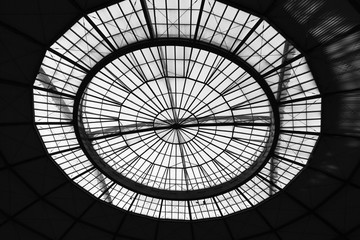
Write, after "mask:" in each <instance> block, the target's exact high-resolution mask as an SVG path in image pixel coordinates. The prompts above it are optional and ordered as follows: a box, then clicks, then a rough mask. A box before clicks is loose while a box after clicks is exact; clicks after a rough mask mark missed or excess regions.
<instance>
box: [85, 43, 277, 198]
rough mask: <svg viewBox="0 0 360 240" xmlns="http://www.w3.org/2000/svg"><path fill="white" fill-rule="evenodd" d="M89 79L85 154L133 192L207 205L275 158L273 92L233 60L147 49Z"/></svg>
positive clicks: (190, 50)
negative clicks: (269, 155) (205, 200)
mask: <svg viewBox="0 0 360 240" xmlns="http://www.w3.org/2000/svg"><path fill="white" fill-rule="evenodd" d="M145 57H146V59H145ZM129 66H131V67H129ZM88 81H89V82H88V84H87V85H86V87H85V88H84V93H83V95H82V100H81V106H80V107H79V116H81V117H80V118H78V120H79V121H78V122H79V130H80V131H81V132H82V138H83V145H84V149H86V150H87V154H88V156H89V158H91V160H92V161H93V163H94V164H95V165H96V166H97V167H98V168H99V170H100V171H101V172H102V173H103V174H105V175H106V176H108V177H110V178H111V179H113V180H114V181H116V182H118V183H119V184H121V185H124V186H126V187H127V188H130V189H132V190H134V191H138V192H142V193H144V194H147V195H152V196H155V197H161V198H169V199H198V198H202V197H204V196H206V195H208V194H209V195H213V194H216V193H219V192H223V191H226V189H229V188H233V187H235V186H236V185H238V184H239V183H241V182H243V181H246V180H247V179H248V178H249V177H250V176H251V175H252V174H253V173H254V172H256V170H257V169H258V168H259V167H261V166H262V165H263V163H264V162H265V161H266V158H267V153H268V151H269V149H270V147H271V145H272V134H271V132H272V131H273V129H274V123H273V120H272V119H273V117H272V107H271V105H270V103H269V100H268V95H267V94H265V91H264V89H263V87H262V86H261V85H260V84H259V82H258V79H257V80H255V78H254V76H252V74H250V73H249V72H248V71H246V70H245V68H244V67H243V66H241V65H239V64H236V63H234V62H232V61H230V60H228V59H227V58H226V57H225V56H222V55H219V54H218V53H214V52H212V51H209V50H205V49H201V48H195V47H193V46H191V47H190V46H181V45H180V46H176V45H174V46H154V47H148V48H142V49H139V50H134V51H130V52H129V53H126V54H123V55H121V56H117V57H114V58H113V59H112V60H111V61H108V62H107V63H106V64H104V65H103V66H102V67H101V68H100V67H99V68H98V69H97V72H95V73H94V74H93V76H92V77H91V78H89V80H88ZM204 190H206V191H204Z"/></svg>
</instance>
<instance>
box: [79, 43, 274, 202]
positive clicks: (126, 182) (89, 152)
mask: <svg viewBox="0 0 360 240" xmlns="http://www.w3.org/2000/svg"><path fill="white" fill-rule="evenodd" d="M156 46H185V47H195V48H198V49H201V50H206V51H209V52H212V53H215V54H217V55H220V56H222V57H224V58H225V59H227V60H229V61H231V62H233V63H235V64H236V65H238V66H239V67H241V68H243V69H244V70H245V71H246V72H247V73H249V74H250V75H251V76H252V77H253V78H254V79H255V81H256V82H257V83H258V84H259V85H260V87H261V88H262V89H263V91H264V92H265V94H266V96H267V98H268V101H269V103H270V105H271V108H272V112H273V124H272V125H271V129H270V135H272V136H269V139H268V143H267V144H266V146H267V149H265V150H264V151H263V153H262V154H261V156H260V157H259V158H258V159H257V161H256V162H255V164H253V165H252V166H251V168H249V169H247V170H246V171H244V172H243V173H242V174H240V175H239V176H237V177H235V178H233V179H231V180H230V181H228V182H225V183H222V184H219V185H216V186H213V187H210V188H205V189H199V190H192V191H170V190H163V189H158V188H153V187H149V186H146V185H142V184H140V183H137V182H135V181H133V180H131V179H129V178H127V177H124V176H121V175H120V174H119V173H117V172H116V171H115V170H114V169H112V168H111V167H109V166H108V165H107V163H105V162H104V161H103V160H102V158H101V157H100V156H98V154H97V153H96V151H95V150H94V149H93V148H92V145H91V142H90V140H89V139H88V138H87V136H86V133H85V131H84V129H83V126H82V121H81V109H80V108H79V106H80V104H81V100H82V96H83V93H84V92H85V90H86V88H87V86H88V85H89V83H90V82H91V80H92V79H93V77H94V76H95V75H96V74H97V73H98V72H99V71H100V70H101V69H102V68H103V67H105V66H106V65H107V64H108V63H110V62H112V61H113V60H115V59H117V58H119V57H120V56H123V55H125V54H127V53H130V52H133V51H136V50H140V49H144V48H149V47H156ZM73 119H74V129H75V134H76V138H77V140H78V142H79V144H80V146H81V148H82V149H83V151H84V153H85V155H86V156H87V158H88V159H89V161H91V162H92V164H94V166H96V168H97V169H98V170H99V171H101V172H102V173H103V174H104V175H105V176H107V177H108V178H110V179H111V180H113V181H114V182H116V183H118V184H119V185H121V186H123V187H126V188H128V189H130V190H132V191H134V192H138V193H141V194H144V195H146V196H150V197H155V198H160V199H167V200H196V199H202V198H207V197H213V196H217V195H220V194H223V193H226V192H229V191H231V190H233V189H235V188H237V187H238V186H240V185H242V184H243V183H245V182H247V181H248V180H250V179H251V178H252V177H253V176H254V175H256V174H257V173H258V172H259V171H260V170H261V169H262V168H263V167H264V165H265V164H266V163H267V162H268V161H269V159H270V158H271V157H272V155H273V153H274V151H275V149H276V146H277V142H278V138H279V134H280V114H279V109H278V102H277V101H276V99H275V96H274V94H273V92H272V91H271V89H270V87H269V86H268V85H267V83H266V81H265V80H264V79H263V78H262V77H261V75H260V74H259V73H258V72H257V71H256V70H255V69H254V68H253V67H252V66H250V65H249V64H248V63H247V62H246V61H244V60H243V59H241V58H240V57H239V56H237V55H235V54H233V53H232V52H230V51H228V50H225V49H223V48H221V47H218V46H215V45H212V44H209V43H206V42H202V41H199V40H190V39H184V38H158V39H150V40H142V41H139V42H136V43H132V44H129V45H127V46H124V47H122V48H120V49H118V50H117V51H114V52H112V53H110V54H109V55H107V56H105V57H104V58H103V59H101V60H100V61H99V62H98V63H97V64H96V65H95V66H93V67H92V68H91V69H90V71H89V72H88V73H87V75H86V76H85V78H84V79H83V81H82V83H81V85H80V86H79V89H78V91H77V93H76V98H75V101H74V106H73ZM269 146H270V147H269Z"/></svg>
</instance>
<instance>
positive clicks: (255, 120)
mask: <svg viewBox="0 0 360 240" xmlns="http://www.w3.org/2000/svg"><path fill="white" fill-rule="evenodd" d="M270 125H271V117H270V116H251V115H234V116H207V117H202V118H184V119H179V127H181V128H186V127H202V126H270ZM171 128H173V124H172V123H166V122H139V123H134V124H128V125H123V126H113V127H107V128H102V129H100V130H96V131H92V132H89V133H87V135H88V137H89V139H90V140H98V139H102V138H107V137H114V136H123V135H127V134H134V133H139V132H147V131H156V130H162V129H171Z"/></svg>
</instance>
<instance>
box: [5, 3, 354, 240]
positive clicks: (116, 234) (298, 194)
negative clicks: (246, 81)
mask: <svg viewBox="0 0 360 240" xmlns="http://www.w3.org/2000/svg"><path fill="white" fill-rule="evenodd" d="M221 1H222V2H227V3H229V4H231V5H233V6H235V7H239V8H241V9H245V10H248V11H251V12H253V13H257V14H260V15H264V16H265V17H266V18H267V19H268V20H269V22H271V23H272V24H273V25H274V26H275V27H276V28H277V29H278V30H279V31H280V32H282V33H283V35H285V36H286V37H287V38H288V39H290V40H291V41H292V42H293V43H294V44H295V45H296V46H297V47H298V48H299V49H301V50H302V52H303V53H304V54H305V56H306V57H307V60H308V63H309V65H310V68H311V70H312V72H313V75H314V77H315V79H316V81H317V84H318V86H319V89H320V91H321V94H322V97H323V100H322V102H323V106H322V130H321V135H320V139H319V141H318V144H317V146H316V148H315V151H314V153H313V155H312V156H311V159H310V161H309V164H308V166H307V167H306V169H305V170H304V171H302V172H301V173H300V175H299V176H298V177H297V178H296V179H295V180H294V181H293V182H292V183H291V184H290V185H289V186H288V187H287V188H286V189H285V190H284V191H282V192H281V193H279V194H277V195H276V196H274V197H272V198H270V199H269V200H266V201H265V202H263V203H262V204H260V205H258V206H257V207H254V208H251V209H249V210H246V211H243V212H240V213H238V214H233V215H230V216H227V217H224V218H217V219H212V220H201V221H188V222H180V221H165V220H155V219H151V218H147V217H143V216H139V215H135V214H132V213H129V212H126V211H123V210H119V209H117V208H115V207H113V206H110V205H109V204H106V203H104V202H101V201H98V200H97V199H95V198H94V197H92V196H91V195H89V194H88V193H86V192H85V191H84V190H82V189H80V188H79V187H78V186H77V185H75V184H73V183H71V182H69V181H68V179H67V177H66V176H65V175H64V174H63V173H62V171H61V170H60V169H59V168H58V167H57V166H56V165H55V164H54V163H53V161H52V160H51V159H50V158H49V157H48V156H47V154H46V151H45V150H44V147H43V145H42V143H41V141H40V139H39V137H38V135H37V132H36V130H35V127H34V125H33V107H32V84H33V82H34V80H35V77H36V75H37V73H38V70H39V66H40V63H41V61H42V57H43V56H44V54H45V51H46V49H47V48H48V47H49V46H50V45H51V43H52V42H54V41H55V40H56V39H57V38H58V37H59V36H61V34H62V33H64V31H65V30H66V29H67V28H69V27H70V26H71V25H72V24H73V23H74V22H76V20H78V19H79V18H80V17H81V16H82V15H83V14H84V13H86V12H90V11H92V10H95V9H98V8H100V7H102V6H107V5H109V4H111V3H114V2H116V1H104V0H52V1H49V0H32V1H28V0H12V1H1V2H0V116H1V117H0V189H1V195H0V238H1V239H59V240H60V239H102V240H105V239H119V240H120V239H121V240H132V239H144V240H145V239H154V240H157V239H159V240H160V239H164V240H165V239H166V240H168V239H169V240H170V239H171V240H176V239H181V240H186V239H189V240H200V239H206V240H212V239H214V240H219V239H224V240H227V239H229V240H237V239H239V240H240V239H249V240H251V239H254V240H258V239H259V240H265V239H266V240H300V239H302V240H305V239H306V240H308V239H310V240H311V239H317V240H322V239H324V240H342V239H351V240H357V239H360V168H359V166H360V161H359V160H360V81H359V77H360V71H359V68H360V25H359V22H360V2H359V1H353V0H341V1H340V0H326V1H325V0H323V1H322V0H302V1H298V0H286V1H285V0H284V1H282V0H254V1H248V0H241V1H240V0H237V1H235V0H231V1H225V0H221Z"/></svg>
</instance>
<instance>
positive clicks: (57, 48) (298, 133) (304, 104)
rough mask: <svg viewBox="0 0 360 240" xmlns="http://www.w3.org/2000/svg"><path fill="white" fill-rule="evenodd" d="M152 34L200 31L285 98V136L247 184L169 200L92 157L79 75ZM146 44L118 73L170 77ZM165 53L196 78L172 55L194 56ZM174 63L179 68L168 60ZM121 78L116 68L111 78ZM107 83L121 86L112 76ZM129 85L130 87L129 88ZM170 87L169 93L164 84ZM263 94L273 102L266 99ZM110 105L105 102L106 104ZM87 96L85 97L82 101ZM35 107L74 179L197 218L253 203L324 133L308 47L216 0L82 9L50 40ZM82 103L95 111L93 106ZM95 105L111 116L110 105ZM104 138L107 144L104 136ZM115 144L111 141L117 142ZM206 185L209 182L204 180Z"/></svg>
mask: <svg viewBox="0 0 360 240" xmlns="http://www.w3.org/2000/svg"><path fill="white" fill-rule="evenodd" d="M151 38H161V39H166V38H185V39H193V40H195V41H201V42H204V43H208V44H212V45H216V46H218V47H221V48H222V49H225V50H227V51H229V54H235V55H237V56H239V57H241V58H242V59H244V60H245V61H246V62H247V63H248V64H249V65H251V66H252V67H253V68H254V69H255V70H256V71H258V72H259V74H260V75H261V76H262V77H263V78H264V79H265V81H266V82H267V84H268V85H269V86H270V88H271V90H272V91H273V93H274V96H275V98H276V99H277V101H278V103H279V110H280V115H281V129H280V135H279V141H278V145H277V147H276V149H275V153H274V155H273V156H272V157H271V159H270V161H269V162H268V163H267V164H266V165H265V167H264V168H263V169H261V171H260V172H259V173H258V174H257V175H255V176H254V177H253V178H252V179H250V180H249V181H247V182H246V183H245V184H243V185H241V186H239V187H238V188H236V189H234V190H232V191H230V192H227V193H224V194H221V195H218V196H213V197H211V198H206V199H198V200H189V201H178V200H163V199H157V198H153V197H149V196H144V195H142V194H139V193H136V192H133V191H130V190H128V189H126V188H124V187H122V186H121V185H119V184H117V183H114V182H113V181H112V180H110V179H108V178H106V177H105V176H104V175H102V174H101V173H100V172H99V171H98V170H97V169H96V168H94V166H93V165H92V164H91V162H90V161H89V160H88V159H87V158H86V156H85V154H84V152H83V151H82V149H81V147H80V145H79V143H78V142H77V139H76V137H75V134H74V127H73V122H72V120H73V119H72V116H73V115H72V110H73V103H74V98H75V95H76V93H77V91H78V88H79V85H80V84H81V82H82V80H83V79H84V77H85V76H86V74H87V73H88V71H89V70H90V69H91V68H92V67H93V66H94V65H95V64H96V63H98V62H99V61H100V60H101V59H102V58H104V57H105V56H107V55H108V54H110V53H111V52H114V51H116V50H117V49H121V48H122V47H124V46H127V45H129V44H132V43H135V42H139V41H147V40H149V39H151ZM163 48H165V47H163ZM171 49H181V48H179V47H175V46H170V47H169V50H168V51H167V52H168V53H170V52H171ZM182 49H185V48H184V47H183V48H182ZM147 51H148V52H149V51H150V52H151V51H153V50H151V49H143V50H139V51H137V52H136V53H135V52H134V53H132V54H134V55H135V58H136V59H137V60H138V61H139V62H138V63H136V64H134V61H133V60H134V59H133V60H132V61H128V63H126V61H127V60H125V58H124V57H123V58H119V60H117V61H120V59H121V60H123V61H124V63H120V62H118V63H119V64H124V65H125V68H124V69H127V70H123V68H122V70H121V71H125V72H122V73H121V75H122V76H123V77H124V78H126V76H131V74H135V73H136V72H137V71H139V69H141V71H145V72H144V73H143V74H145V73H146V74H145V75H143V74H142V75H141V74H139V73H136V74H138V75H137V77H135V78H131V79H134V81H135V80H136V79H138V80H141V78H142V77H144V76H147V77H146V79H149V78H150V79H159V80H160V79H162V80H163V81H164V80H165V79H164V75H163V73H164V72H162V71H163V69H162V68H156V67H155V68H154V67H153V66H155V65H157V64H161V61H159V59H160V58H159V55H155V56H151V57H149V56H148V57H144V56H142V55H143V54H144V55H145V56H146V54H148V52H147ZM163 51H165V49H163ZM196 51H199V52H200V50H196ZM153 52H156V51H153ZM180 52H181V51H180ZM139 53H140V54H139ZM168 53H166V54H168ZM178 54H180V53H178ZM148 59H149V60H148ZM165 59H166V60H165V62H167V63H166V67H167V68H169V70H168V71H167V72H168V74H170V76H171V77H172V79H176V80H178V81H179V82H180V81H181V79H197V77H193V76H190V75H187V74H188V73H187V72H186V71H184V70H182V69H181V68H179V67H177V66H178V64H174V63H175V62H177V61H182V63H181V64H183V65H185V61H186V59H187V60H188V58H187V57H186V56H185V55H183V56H180V55H177V56H168V55H166V58H165ZM171 59H173V60H171ZM212 59H213V62H212V63H211V62H210V63H206V62H205V63H206V64H204V65H202V66H204V68H208V69H216V68H217V67H219V66H222V65H221V64H220V65H219V63H220V62H217V61H219V59H216V57H215V58H212ZM188 61H189V60H188ZM129 62H130V63H131V64H129ZM189 62H190V61H189ZM125 63H126V64H125ZM199 63H202V61H200V58H199V59H196V60H194V61H192V62H191V64H199ZM181 64H180V65H181ZM222 64H225V61H224V63H222ZM115 65H117V64H115ZM230 65H231V64H230ZM224 66H225V65H224ZM108 67H109V68H110V69H111V71H114V70H115V69H114V68H113V67H111V65H109V66H108ZM171 67H172V68H173V69H171V70H170V68H171ZM174 68H176V70H175V69H174ZM145 69H148V70H145ZM111 71H110V72H111ZM134 71H135V73H134ZM156 71H157V72H156ZM175 73H176V74H175ZM99 74H101V73H99ZM136 74H135V76H136ZM245 74H246V73H245ZM220 75H221V74H220ZM227 75H229V74H227ZM148 76H149V77H148ZM101 79H102V80H106V79H107V78H104V77H101ZM114 80H116V78H113V79H112V80H111V78H109V79H108V80H107V81H114ZM189 81H190V80H189ZM129 82H130V81H129V80H128V82H127V84H129ZM95 83H96V81H94V82H93V83H92V84H95ZM109 84H110V85H111V84H112V87H114V86H115V83H111V82H109ZM134 84H135V85H136V84H137V83H134ZM197 84H200V82H199V83H197ZM130 86H131V85H130ZM254 86H255V85H254ZM174 87H175V86H174ZM90 88H91V87H90ZM118 88H121V87H118ZM91 89H94V88H91ZM108 89H111V87H109V88H108ZM255 89H256V87H255ZM123 90H124V91H125V92H126V89H123ZM88 93H89V92H88ZM88 93H87V94H88ZM100 93H101V92H100ZM175 95H176V94H175ZM163 97H164V98H166V97H169V96H168V95H166V94H165V95H163ZM88 100H90V98H89V99H88ZM104 101H106V100H105V99H102V102H104ZM253 103H254V102H253ZM263 103H265V105H266V106H267V107H268V103H267V101H263ZM107 104H110V103H107ZM112 104H113V107H114V108H113V109H116V106H118V105H117V104H118V102H113V103H112ZM100 105H101V104H100ZM105 105H106V104H105ZM105 105H104V104H103V105H101V106H98V107H99V109H101V108H104V106H105ZM230 105H231V103H230ZM90 106H91V104H88V105H87V106H84V108H85V109H86V107H90ZM109 106H110V105H109ZM252 109H253V108H252ZM34 111H35V124H36V126H37V128H38V130H39V133H40V135H41V138H42V139H43V142H44V144H45V146H46V148H47V149H48V152H49V154H50V156H52V158H53V159H54V161H55V162H56V163H57V164H58V165H59V166H60V167H61V168H62V169H63V171H64V172H65V173H66V174H67V175H68V176H69V177H70V178H71V179H72V180H73V181H75V182H76V183H77V184H79V185H80V186H82V187H83V188H84V189H86V190H88V191H89V192H91V193H92V194H93V195H94V196H95V197H97V198H99V199H102V200H104V201H107V202H109V203H111V204H113V205H115V206H118V207H120V208H122V209H125V210H127V211H132V212H135V213H139V214H144V215H148V216H151V217H155V218H167V219H183V220H194V219H202V218H211V217H220V216H224V215H228V214H231V213H234V212H238V211H240V210H243V209H246V208H249V207H252V206H254V205H256V204H257V203H259V202H261V201H263V200H264V199H266V198H267V197H269V196H270V195H272V194H274V193H276V192H277V191H279V190H280V189H282V188H283V187H285V186H286V184H288V182H289V181H290V180H291V179H292V178H294V177H295V176H296V175H297V174H298V172H299V171H300V170H301V169H302V168H303V167H304V166H305V165H306V163H307V160H308V158H309V155H310V154H311V152H312V150H313V147H314V145H315V143H316V141H317V138H318V136H319V132H320V111H321V98H320V94H319V92H318V90H317V87H316V84H315V81H314V79H313V77H312V74H311V72H310V71H309V68H308V66H307V64H306V61H305V58H304V56H303V55H302V54H301V53H300V52H299V51H297V50H296V49H295V48H294V47H293V46H291V45H290V44H289V43H288V42H287V41H286V40H285V39H284V38H283V37H282V36H281V35H280V34H279V33H278V32H277V31H276V30H275V29H274V28H273V27H271V26H270V25H269V24H268V23H267V22H266V21H265V20H264V19H262V18H259V17H257V16H254V15H252V14H249V13H246V12H244V11H242V10H238V9H235V8H233V7H231V6H227V5H225V4H223V3H220V2H217V1H213V0H207V1H202V0H194V1H172V0H171V1H170V0H166V1H162V0H161V1H160V0H144V1H133V0H131V1H128V0H125V1H122V2H120V3H118V4H115V5H112V6H109V7H107V8H104V9H101V10H99V11H96V12H93V13H91V14H89V15H87V16H84V17H83V18H81V19H80V20H79V21H78V22H77V23H76V24H75V25H74V26H73V27H71V29H69V30H68V31H67V32H66V33H65V34H64V35H63V36H62V37H61V38H59V39H58V40H57V41H56V42H55V43H54V44H53V45H52V46H51V47H50V48H49V50H48V51H47V52H46V54H45V57H44V59H43V62H42V65H41V69H40V71H39V74H38V76H37V79H36V81H35V83H34ZM119 111H120V109H119ZM262 111H264V110H262ZM85 112H87V113H86V114H91V111H87V110H85ZM264 112H266V111H264ZM268 112H269V111H268ZM98 114H100V116H101V114H103V116H105V110H101V113H98ZM261 114H263V113H261ZM88 116H90V115H88ZM110 116H111V115H110ZM117 117H119V116H117ZM88 119H90V118H88ZM114 119H115V118H114ZM108 120H109V119H108ZM128 120H129V123H127V124H131V123H130V120H131V119H128ZM135 121H136V120H135ZM114 122H117V123H116V124H115V123H114ZM91 124H93V125H91ZM90 126H91V127H90ZM115 127H116V128H118V121H114V120H113V119H112V120H109V121H108V123H105V122H104V121H103V122H101V124H99V123H90V121H88V128H89V129H90V128H91V129H92V130H91V131H99V133H98V134H106V133H107V132H108V131H109V129H114V128H115ZM250 128H252V129H258V128H259V127H257V126H256V127H254V126H253V127H250ZM263 128H266V127H263ZM265 132H266V131H265ZM88 133H89V134H90V133H91V132H88ZM188 136H190V134H188ZM254 136H255V135H254ZM264 136H266V134H262V138H263V139H264V138H266V137H264ZM251 139H256V137H252V136H250V135H248V145H247V148H248V149H250V148H252V143H255V142H256V141H253V142H252V141H251ZM107 141H110V140H107ZM97 144H98V145H99V146H100V144H101V143H97ZM108 144H109V145H111V142H110V143H108ZM255 146H256V148H255V149H261V146H263V145H261V144H260V145H259V144H258V143H256V144H255ZM259 151H261V150H259ZM180 155H181V154H180ZM147 184H152V185H151V186H157V187H161V184H160V185H155V183H150V181H148V182H147ZM185 185H186V184H185ZM202 187H205V188H206V185H204V186H202ZM162 188H164V189H167V188H169V186H166V185H162ZM198 188H200V186H198ZM178 190H180V189H178Z"/></svg>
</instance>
